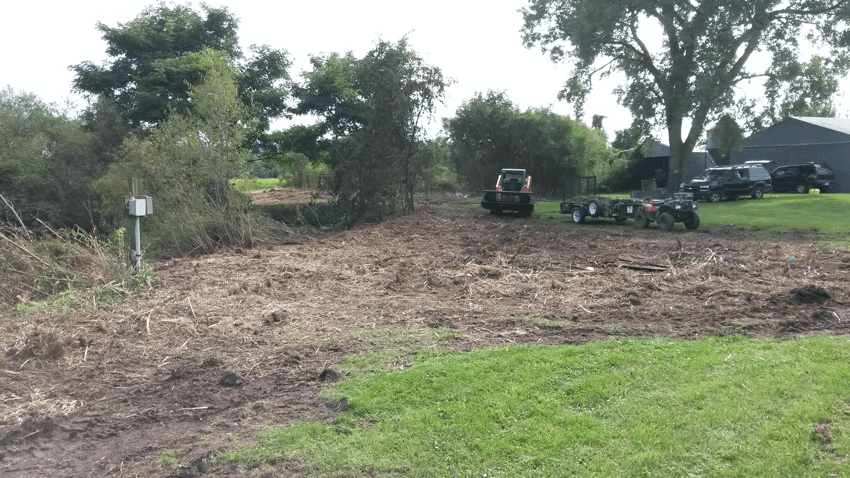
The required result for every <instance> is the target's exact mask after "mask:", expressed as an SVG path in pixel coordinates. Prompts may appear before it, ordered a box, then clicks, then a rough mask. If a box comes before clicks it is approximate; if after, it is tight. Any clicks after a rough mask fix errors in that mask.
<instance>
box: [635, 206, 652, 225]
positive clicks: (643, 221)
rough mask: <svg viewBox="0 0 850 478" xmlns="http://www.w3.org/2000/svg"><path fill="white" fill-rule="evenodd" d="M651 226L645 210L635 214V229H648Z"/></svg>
mask: <svg viewBox="0 0 850 478" xmlns="http://www.w3.org/2000/svg"><path fill="white" fill-rule="evenodd" d="M647 226H649V219H647V217H646V211H644V210H643V209H640V210H638V212H636V213H635V229H646V227H647Z"/></svg>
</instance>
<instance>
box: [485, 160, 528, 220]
mask: <svg viewBox="0 0 850 478" xmlns="http://www.w3.org/2000/svg"><path fill="white" fill-rule="evenodd" d="M481 207H483V208H484V209H489V210H490V214H493V215H497V216H500V215H501V214H502V213H503V212H504V211H515V212H518V213H519V214H520V216H530V215H531V213H533V212H534V194H533V193H532V192H531V176H526V174H525V170H524V169H503V170H502V173H501V174H499V178H498V179H497V180H496V189H495V190H488V191H483V196H482V197H481Z"/></svg>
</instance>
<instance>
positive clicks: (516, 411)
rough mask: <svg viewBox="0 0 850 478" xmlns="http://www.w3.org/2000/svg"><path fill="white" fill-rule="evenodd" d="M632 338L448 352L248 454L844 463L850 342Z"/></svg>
mask: <svg viewBox="0 0 850 478" xmlns="http://www.w3.org/2000/svg"><path fill="white" fill-rule="evenodd" d="M848 345H850V344H848V339H847V338H846V337H827V336H823V337H813V338H809V339H805V340H757V339H745V338H708V339H702V340H698V341H687V342H686V341H676V340H666V339H665V340H622V341H605V342H597V343H593V344H589V345H584V346H580V347H543V346H539V347H538V346H516V347H507V348H499V349H482V350H476V351H473V352H469V353H463V354H456V355H451V356H443V357H433V358H429V359H426V360H423V361H421V362H418V363H416V364H415V365H414V366H413V367H412V368H409V369H406V370H404V371H385V372H381V373H376V374H372V375H367V376H360V377H357V378H353V379H350V380H348V381H345V382H341V383H337V384H335V385H333V387H332V388H331V389H328V391H327V393H326V397H327V398H328V399H329V400H334V401H338V402H339V403H341V404H344V405H345V406H344V407H342V408H344V409H346V410H347V411H344V412H342V413H341V414H340V415H339V416H338V417H337V418H336V420H334V421H333V422H331V423H318V422H306V423H299V424H296V425H293V426H288V427H271V428H268V429H267V430H265V431H264V432H263V434H262V435H261V437H260V442H259V445H256V446H245V447H241V448H237V449H236V450H235V451H234V452H232V453H229V454H228V455H227V458H228V459H230V460H231V461H233V462H236V463H243V464H257V463H265V464H270V465H274V464H275V463H280V462H283V461H286V460H289V459H297V460H299V461H301V462H303V463H305V464H306V465H307V466H308V468H309V470H310V472H309V475H310V476H361V475H369V476H473V475H475V476H482V475H487V476H689V475H694V476H830V475H833V476H840V475H844V474H847V473H850V463H849V462H848V460H847V457H848V456H850V394H848V392H847V390H848V385H850V365H848V364H850V360H848V359H850V348H848Z"/></svg>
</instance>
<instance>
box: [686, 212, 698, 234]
mask: <svg viewBox="0 0 850 478" xmlns="http://www.w3.org/2000/svg"><path fill="white" fill-rule="evenodd" d="M682 222H684V223H685V229H691V230H693V229H696V228H698V227H699V214H697V213H693V214H691V215H690V216H688V217H687V218H685V220H684V221H682Z"/></svg>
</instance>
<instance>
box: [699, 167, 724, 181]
mask: <svg viewBox="0 0 850 478" xmlns="http://www.w3.org/2000/svg"><path fill="white" fill-rule="evenodd" d="M726 173H728V171H727V170H725V169H709V170H706V171H705V172H704V173H702V174H701V175H700V176H699V177H698V178H697V179H723V178H725V177H726Z"/></svg>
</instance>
